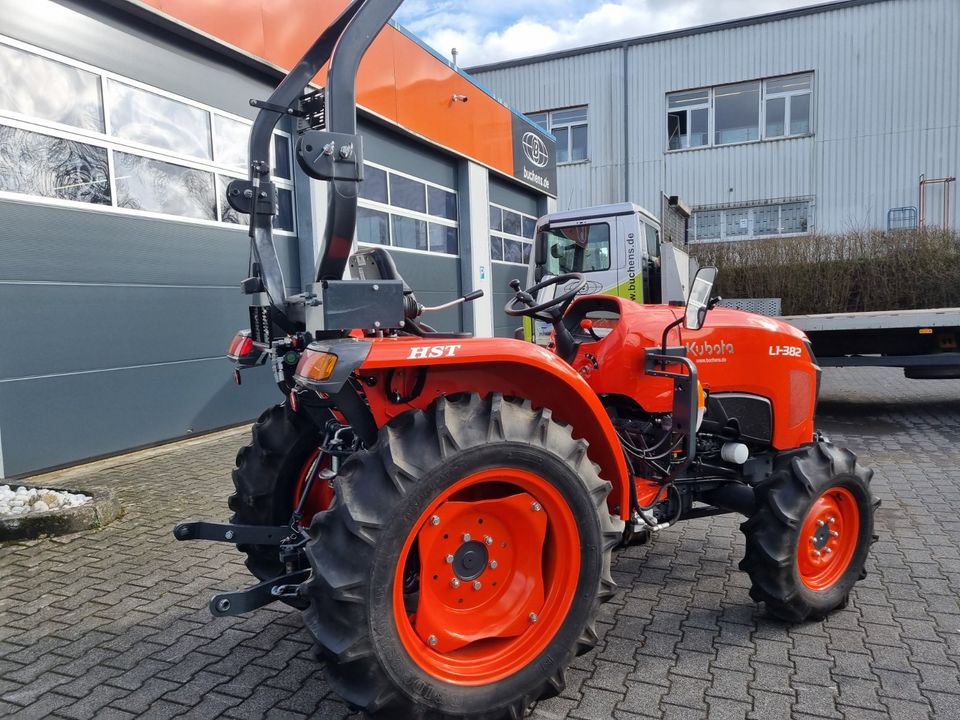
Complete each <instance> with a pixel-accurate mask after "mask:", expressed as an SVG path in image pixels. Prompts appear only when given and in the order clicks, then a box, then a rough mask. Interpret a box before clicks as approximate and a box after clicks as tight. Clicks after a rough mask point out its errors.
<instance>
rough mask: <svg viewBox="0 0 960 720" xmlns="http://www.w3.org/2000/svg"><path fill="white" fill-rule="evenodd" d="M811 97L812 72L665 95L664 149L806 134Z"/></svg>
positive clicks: (808, 129)
mask: <svg viewBox="0 0 960 720" xmlns="http://www.w3.org/2000/svg"><path fill="white" fill-rule="evenodd" d="M812 94H813V74H812V73H805V74H803V75H790V76H787V77H779V78H769V79H766V80H762V81H761V80H755V81H751V82H744V83H737V84H734V85H718V86H717V87H712V88H702V89H699V90H685V91H683V92H676V93H670V94H668V95H667V149H668V150H685V149H688V148H695V147H702V146H705V145H731V144H734V143H745V142H755V141H758V140H772V139H776V138H784V137H790V136H795V135H807V134H809V133H811V132H812V128H813V123H812V117H811V107H812V103H811V98H812Z"/></svg>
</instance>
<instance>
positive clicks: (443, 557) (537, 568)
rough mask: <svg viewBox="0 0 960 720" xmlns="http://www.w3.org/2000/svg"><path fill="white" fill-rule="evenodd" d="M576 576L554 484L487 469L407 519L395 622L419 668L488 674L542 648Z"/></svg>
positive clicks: (572, 528)
mask: <svg viewBox="0 0 960 720" xmlns="http://www.w3.org/2000/svg"><path fill="white" fill-rule="evenodd" d="M579 577H580V533H579V530H578V528H577V523H576V520H575V518H574V516H573V512H572V511H571V510H570V507H569V504H568V503H567V501H566V500H565V499H564V497H563V496H562V495H561V494H560V492H559V491H558V490H557V488H555V487H554V486H553V485H552V484H551V483H550V482H549V481H547V480H546V479H545V478H543V477H541V476H540V475H537V474H536V473H533V472H529V471H526V470H521V469H518V468H491V469H489V470H483V471H480V472H477V473H473V474H471V475H469V476H467V477H465V478H463V479H461V480H459V481H458V482H456V483H454V484H453V485H451V486H450V487H449V488H447V489H446V490H444V491H443V492H442V493H441V494H440V495H439V497H437V498H436V499H435V500H434V501H433V502H432V503H431V504H430V505H429V507H427V509H426V510H425V511H424V512H423V513H422V514H421V515H420V517H419V518H418V520H417V522H416V523H415V524H414V525H413V528H412V529H411V531H410V533H409V535H408V536H407V539H406V542H405V543H404V545H403V548H402V550H401V552H400V557H399V560H398V562H397V570H396V573H395V575H394V584H393V610H394V621H395V622H396V626H397V631H398V633H399V636H400V640H401V642H402V644H403V646H404V648H405V649H406V651H407V653H408V654H409V655H410V658H411V659H412V660H413V661H414V662H415V663H416V664H417V666H419V667H420V668H421V669H422V670H423V671H424V672H426V673H427V674H429V675H431V676H432V677H434V678H437V679H439V680H442V681H446V682H449V683H454V684H458V685H483V684H486V683H492V682H496V681H497V680H501V679H503V678H505V677H508V676H510V675H513V674H514V673H516V672H517V671H519V670H520V669H521V668H523V667H525V666H526V665H528V664H529V663H531V662H532V661H533V660H534V659H536V657H537V656H538V655H539V654H540V653H541V652H543V650H544V649H545V648H546V647H547V645H548V644H549V643H550V640H551V639H552V638H553V637H554V636H555V635H556V634H557V632H558V631H559V630H560V628H561V626H562V625H563V621H564V619H565V618H566V616H567V613H568V611H569V609H570V606H571V604H572V603H573V599H574V596H575V595H576V590H577V583H578V581H579Z"/></svg>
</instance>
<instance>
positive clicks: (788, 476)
mask: <svg viewBox="0 0 960 720" xmlns="http://www.w3.org/2000/svg"><path fill="white" fill-rule="evenodd" d="M872 476H873V471H872V470H869V469H867V468H864V467H863V466H861V465H859V464H858V463H857V458H856V456H855V455H854V454H853V453H852V452H850V451H849V450H846V449H842V448H837V447H834V446H833V445H832V444H830V443H828V442H818V443H814V444H812V445H807V446H804V447H802V448H799V449H797V450H792V451H789V452H785V453H782V454H781V455H780V456H778V457H777V458H776V459H775V460H774V466H773V473H772V474H771V476H770V478H769V479H768V480H765V481H764V482H763V483H761V484H760V485H758V486H757V488H756V510H755V511H754V514H753V515H752V516H751V517H750V518H749V519H748V520H747V521H746V522H744V523H742V524H741V525H740V529H741V530H742V531H743V533H744V535H745V536H746V554H745V556H744V558H743V560H742V561H741V563H740V569H741V570H744V571H746V572H747V573H749V575H750V579H751V581H752V587H751V589H750V597H752V598H753V599H754V600H756V601H757V602H763V603H764V605H765V607H766V610H767V612H768V613H769V614H771V615H773V616H774V617H777V618H779V619H781V620H786V621H788V622H802V621H804V620H807V619H819V618H822V617H824V616H826V615H827V614H828V613H830V612H831V611H833V610H835V609H837V608H842V607H845V606H846V604H847V598H848V596H849V594H850V590H851V589H852V588H853V585H854V583H856V582H857V581H858V580H860V579H861V578H863V577H865V576H866V570H865V569H864V565H865V563H866V559H867V553H868V551H869V549H870V545H871V544H872V542H873V539H874V537H873V516H874V512H875V510H876V508H877V506H878V505H879V504H880V501H879V500H878V499H876V498H875V497H874V496H873V494H872V493H871V491H870V479H871V477H872Z"/></svg>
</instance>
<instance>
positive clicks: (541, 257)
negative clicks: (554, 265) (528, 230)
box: [533, 225, 547, 265]
mask: <svg viewBox="0 0 960 720" xmlns="http://www.w3.org/2000/svg"><path fill="white" fill-rule="evenodd" d="M546 230H547V226H546V225H544V226H542V227H538V228H537V234H536V240H534V241H533V257H534V264H536V265H544V264H546V262H547V232H546Z"/></svg>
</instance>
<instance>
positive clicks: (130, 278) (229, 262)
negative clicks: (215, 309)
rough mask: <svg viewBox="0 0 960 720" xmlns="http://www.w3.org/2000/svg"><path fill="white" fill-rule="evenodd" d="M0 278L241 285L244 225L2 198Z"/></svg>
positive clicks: (289, 272) (293, 253)
mask: <svg viewBox="0 0 960 720" xmlns="http://www.w3.org/2000/svg"><path fill="white" fill-rule="evenodd" d="M0 227H4V228H7V230H6V231H5V232H3V233H2V234H0V257H2V258H3V262H2V263H0V280H42V281H45V282H93V283H137V284H154V285H168V284H175V285H218V286H231V287H239V283H240V281H241V280H242V279H243V278H244V277H246V274H247V257H248V253H249V247H250V245H249V239H248V238H247V235H246V233H245V232H244V231H243V230H242V229H239V228H237V229H234V228H226V227H224V228H221V227H215V226H211V225H196V224H193V223H186V222H178V221H175V220H155V219H149V218H143V217H136V216H134V215H125V214H120V213H111V212H98V211H94V210H83V209H76V208H60V207H51V206H48V205H40V204H36V203H31V202H29V201H26V200H25V201H24V202H19V201H7V200H3V201H0ZM277 241H278V242H277V250H278V253H279V255H280V261H281V263H282V265H283V268H284V277H285V279H286V282H287V285H288V287H292V288H298V287H299V283H300V273H299V270H298V268H297V250H296V248H297V239H296V238H294V237H289V236H282V237H278V238H277Z"/></svg>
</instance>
